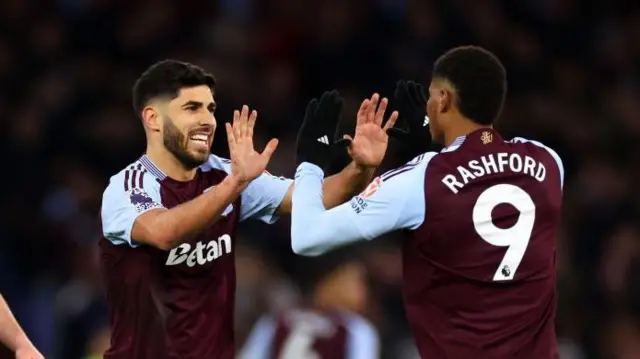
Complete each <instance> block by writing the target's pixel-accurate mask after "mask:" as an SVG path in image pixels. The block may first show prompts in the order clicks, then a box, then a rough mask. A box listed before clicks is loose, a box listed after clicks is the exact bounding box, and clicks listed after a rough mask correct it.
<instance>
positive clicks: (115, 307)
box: [100, 169, 240, 359]
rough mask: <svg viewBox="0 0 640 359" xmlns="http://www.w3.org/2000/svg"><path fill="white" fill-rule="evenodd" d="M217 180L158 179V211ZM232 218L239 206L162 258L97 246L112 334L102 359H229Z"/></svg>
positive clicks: (201, 176) (213, 174) (132, 181)
mask: <svg viewBox="0 0 640 359" xmlns="http://www.w3.org/2000/svg"><path fill="white" fill-rule="evenodd" d="M134 172H136V171H134ZM137 172H140V171H137ZM134 175H136V173H132V175H130V176H126V182H127V185H128V186H137V185H139V184H140V183H141V181H142V176H141V175H140V176H134ZM225 176H226V173H225V172H223V171H221V170H216V169H213V170H211V171H208V172H202V171H200V170H198V173H197V175H196V177H195V178H194V179H193V180H191V181H189V182H178V181H174V180H172V179H170V178H165V179H164V180H162V181H161V197H162V204H163V205H164V206H165V207H167V208H172V207H175V206H177V205H179V204H181V203H184V202H186V201H189V200H191V199H193V198H195V197H196V196H198V195H200V194H201V193H203V191H205V190H208V189H209V188H211V187H212V186H215V185H217V184H218V183H220V182H221V181H222V180H223V179H224V177H225ZM136 179H137V180H136ZM239 215H240V199H238V200H237V201H235V202H234V203H233V210H232V211H231V212H230V213H228V214H226V215H225V216H223V217H222V218H221V219H219V220H218V221H216V222H215V223H214V224H212V225H211V226H210V227H209V228H208V229H207V230H205V231H204V232H203V233H202V234H200V235H198V236H196V237H195V238H193V239H192V240H190V241H188V242H186V243H183V244H181V245H180V246H178V247H177V248H175V249H173V250H172V251H170V252H165V251H161V250H158V249H155V248H151V247H148V246H140V247H137V248H131V247H130V246H128V245H113V244H112V243H111V242H109V241H108V240H107V239H104V238H103V239H102V240H101V241H100V248H101V262H102V267H103V273H104V277H105V283H106V289H107V299H108V303H109V307H110V316H111V328H112V330H113V334H112V336H113V338H112V341H111V348H110V349H109V351H108V352H107V353H106V354H105V358H106V359H125V358H126V359H132V358H135V359H158V358H160V359H164V358H166V359H233V358H234V355H235V353H234V349H235V346H234V335H233V312H234V299H235V298H234V294H235V281H236V277H235V276H236V273H235V264H234V254H233V250H232V248H233V247H234V244H235V243H234V241H235V233H236V227H237V225H238V222H239Z"/></svg>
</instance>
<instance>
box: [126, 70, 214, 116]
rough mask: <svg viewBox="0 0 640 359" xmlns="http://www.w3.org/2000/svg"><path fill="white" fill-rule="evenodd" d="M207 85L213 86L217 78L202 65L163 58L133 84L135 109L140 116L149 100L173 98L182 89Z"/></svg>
mask: <svg viewBox="0 0 640 359" xmlns="http://www.w3.org/2000/svg"><path fill="white" fill-rule="evenodd" d="M201 85H206V86H209V88H211V90H212V91H213V88H214V87H215V85H216V79H215V77H213V75H212V74H210V73H208V72H206V71H205V70H203V69H202V68H201V67H198V66H196V65H193V64H190V63H188V62H182V61H177V60H162V61H159V62H156V63H155V64H153V65H151V66H150V67H149V68H148V69H147V70H145V72H143V73H142V75H140V77H139V78H138V79H137V80H136V83H135V84H134V85H133V90H132V93H133V110H134V111H135V112H136V114H137V115H138V116H140V115H141V113H142V109H143V108H144V107H145V106H147V105H148V104H149V101H151V100H153V99H155V98H158V97H167V98H168V99H170V100H172V99H174V98H176V97H178V93H179V92H180V89H182V88H184V87H195V86H201Z"/></svg>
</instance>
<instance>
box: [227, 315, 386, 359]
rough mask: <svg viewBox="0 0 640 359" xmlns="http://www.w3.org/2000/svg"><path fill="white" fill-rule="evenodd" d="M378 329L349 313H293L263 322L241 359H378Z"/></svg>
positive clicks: (245, 348)
mask: <svg viewBox="0 0 640 359" xmlns="http://www.w3.org/2000/svg"><path fill="white" fill-rule="evenodd" d="M378 350H379V343H378V336H377V332H376V330H375V329H374V327H373V326H372V325H371V324H370V323H369V322H368V321H367V320H365V319H364V318H362V317H360V316H358V315H356V314H351V313H349V312H346V311H334V312H318V311H313V310H297V309H296V310H290V311H287V312H285V313H282V314H280V315H278V316H276V317H271V316H267V317H264V318H262V319H261V320H260V321H259V322H258V324H257V325H256V327H255V328H254V330H253V332H252V333H251V336H250V337H249V339H248V340H247V343H246V344H245V347H244V349H243V353H242V355H241V356H240V358H241V359H306V358H315V359H360V358H362V359H375V358H377V357H378Z"/></svg>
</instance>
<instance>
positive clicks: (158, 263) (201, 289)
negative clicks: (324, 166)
mask: <svg viewBox="0 0 640 359" xmlns="http://www.w3.org/2000/svg"><path fill="white" fill-rule="evenodd" d="M214 86H215V79H214V77H213V76H212V75H210V74H208V73H206V72H205V71H204V70H202V69H201V68H199V67H197V66H194V65H192V64H188V63H184V62H179V61H173V60H166V61H162V62H159V63H156V64H154V65H153V66H151V67H150V68H149V69H148V70H147V71H145V72H144V73H143V74H142V75H141V77H140V78H139V79H138V80H137V82H136V84H135V86H134V88H133V104H134V109H135V111H136V113H137V115H139V116H140V118H141V120H142V123H143V125H144V129H145V133H146V137H147V149H146V154H145V155H143V156H142V157H140V158H139V159H138V160H136V161H135V162H133V163H132V164H130V165H128V166H126V167H125V169H124V170H122V171H121V172H120V173H118V174H116V175H115V176H113V177H112V178H111V180H110V183H109V185H108V187H107V189H106V190H105V192H104V195H103V202H102V209H101V221H102V228H103V235H104V238H102V239H101V240H100V249H101V264H102V269H103V277H104V280H105V286H106V291H107V300H108V304H109V308H110V325H111V331H112V338H111V346H110V348H109V349H108V350H107V352H106V353H105V358H107V359H125V358H126V359H131V358H136V359H147V358H149V359H151V358H153V359H162V358H169V359H178V358H179V359H214V358H215V359H231V358H233V357H234V335H233V312H234V308H233V304H234V292H235V267H234V255H233V247H234V241H235V233H236V227H237V225H238V223H239V222H241V221H243V220H246V219H249V218H255V219H259V220H262V221H264V222H267V223H273V222H274V221H275V220H276V219H277V217H278V215H281V214H285V213H290V212H291V196H292V181H291V180H289V179H284V178H282V177H275V176H272V175H270V174H269V173H267V172H266V171H265V168H266V166H267V164H268V162H269V159H270V158H271V155H272V154H273V152H274V151H275V149H276V146H277V143H278V142H277V140H276V139H272V140H271V141H270V142H269V143H268V144H267V146H266V148H265V149H264V151H263V152H262V153H259V152H257V151H255V149H254V146H253V128H254V125H255V122H256V118H257V113H256V111H251V112H250V111H249V108H248V107H247V106H243V108H242V110H241V111H235V112H234V116H233V123H232V124H231V123H226V124H225V127H226V132H227V138H228V145H229V153H230V159H229V160H226V159H222V158H220V157H218V156H215V155H212V154H211V153H210V148H211V143H212V140H213V134H214V131H215V127H216V119H215V117H214V112H215V108H216V102H215V100H214V93H213V89H214ZM378 102H379V97H378V96H377V95H374V97H373V98H372V99H371V100H366V101H365V102H363V105H362V107H361V109H360V112H359V116H361V117H362V116H364V115H367V114H368V113H369V112H370V113H371V116H370V117H371V118H374V117H375V118H376V119H378V118H379V119H381V118H382V116H383V114H384V111H385V108H386V103H387V101H386V99H383V100H382V101H380V106H379V108H378V109H377V110H376V108H377V107H378V106H377V105H378ZM341 107H342V99H341V98H340V97H339V95H338V93H337V92H336V91H332V92H327V93H325V94H324V95H323V96H322V98H321V99H320V100H319V101H318V100H315V99H314V100H312V101H311V102H310V103H309V106H308V107H307V112H306V115H305V120H304V122H303V125H302V127H303V128H305V131H304V133H305V136H299V137H298V142H299V144H300V143H305V144H306V146H307V148H308V149H309V151H313V150H314V149H315V151H317V152H320V151H323V150H324V149H328V148H330V147H331V145H332V144H333V142H334V140H333V133H334V131H335V128H336V126H337V123H338V117H339V114H340V111H341ZM396 118H397V113H394V114H393V115H392V116H391V119H390V120H389V122H388V124H387V125H386V126H385V128H381V126H374V125H373V123H363V125H362V126H360V127H361V129H360V130H359V132H360V135H359V136H358V135H356V138H357V139H358V141H357V143H358V146H351V147H352V148H351V149H350V152H351V153H352V156H353V157H354V158H357V163H356V162H354V163H351V164H349V165H348V166H347V167H346V168H345V169H344V170H343V171H342V172H340V173H338V174H336V175H334V176H331V177H328V178H326V180H325V182H324V192H323V203H324V205H325V206H327V207H329V208H330V207H334V206H336V205H339V204H340V203H342V202H344V201H345V200H346V199H347V198H349V197H350V196H352V195H353V194H354V193H357V192H358V191H359V190H360V189H362V187H364V185H366V182H367V181H368V180H369V178H370V176H371V174H372V173H373V171H374V169H375V166H377V165H378V164H379V163H380V161H381V160H382V157H383V156H384V153H385V150H386V145H387V137H386V134H385V130H386V129H387V128H388V127H390V126H392V125H393V123H394V122H395V119H396ZM377 123H378V122H377ZM357 132H358V131H357ZM336 142H340V141H336ZM342 142H349V141H347V140H343V141H342ZM354 142H356V141H355V139H354Z"/></svg>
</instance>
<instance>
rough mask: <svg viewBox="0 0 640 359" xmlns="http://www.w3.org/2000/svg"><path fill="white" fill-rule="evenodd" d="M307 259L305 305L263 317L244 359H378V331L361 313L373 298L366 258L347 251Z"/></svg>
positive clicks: (301, 274) (302, 278) (303, 276)
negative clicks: (368, 281)
mask: <svg viewBox="0 0 640 359" xmlns="http://www.w3.org/2000/svg"><path fill="white" fill-rule="evenodd" d="M303 262H304V263H302V264H303V265H304V270H303V271H300V272H298V273H297V274H296V275H295V276H296V277H297V278H298V284H299V287H300V288H301V290H302V293H303V303H302V306H300V307H299V308H291V309H288V310H284V311H282V312H279V313H275V314H270V315H266V316H265V317H263V318H261V319H260V320H259V321H258V322H257V324H256V326H255V327H254V329H253V331H252V333H251V334H250V336H249V338H248V339H247V341H246V343H245V345H244V348H243V350H242V353H241V354H240V358H242V359H296V358H317V359H360V358H361V359H376V358H378V357H379V351H380V344H379V340H378V334H377V331H376V329H375V328H374V327H373V326H372V325H371V323H369V321H368V320H366V319H365V318H364V317H362V316H361V313H363V312H364V311H365V309H366V305H367V298H368V296H369V291H368V285H367V277H366V270H365V267H364V265H363V263H362V261H361V259H359V257H358V256H357V255H356V253H354V251H353V250H349V249H345V250H342V251H337V252H335V253H331V254H328V255H326V256H323V257H318V258H313V259H308V258H305V259H304V261H303Z"/></svg>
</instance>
